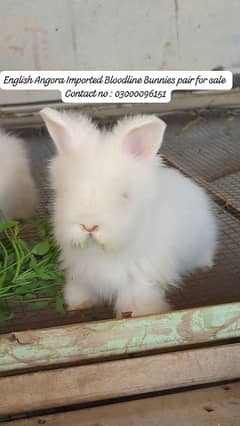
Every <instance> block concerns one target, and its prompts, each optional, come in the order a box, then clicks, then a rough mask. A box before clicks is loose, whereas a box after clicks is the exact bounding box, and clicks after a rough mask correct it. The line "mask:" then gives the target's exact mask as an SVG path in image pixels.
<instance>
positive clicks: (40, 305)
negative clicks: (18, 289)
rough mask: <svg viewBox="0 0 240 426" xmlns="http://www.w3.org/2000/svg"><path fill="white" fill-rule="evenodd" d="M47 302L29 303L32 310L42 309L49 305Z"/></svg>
mask: <svg viewBox="0 0 240 426" xmlns="http://www.w3.org/2000/svg"><path fill="white" fill-rule="evenodd" d="M49 302H50V301H49V300H39V301H37V302H33V303H31V306H32V307H33V308H34V309H42V308H45V307H46V306H47V305H49Z"/></svg>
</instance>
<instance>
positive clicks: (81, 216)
mask: <svg viewBox="0 0 240 426" xmlns="http://www.w3.org/2000/svg"><path fill="white" fill-rule="evenodd" d="M41 116H42V118H43V119H44V121H45V124H46V126H47V128H48V131H49V133H50V135H51V137H52V139H53V141H54V142H55V145H56V148H57V155H56V156H55V157H54V159H53V160H52V162H51V166H50V181H51V185H52V187H53V189H54V191H55V206H54V213H53V215H54V220H53V223H54V234H55V238H56V241H57V242H58V244H59V245H60V247H61V250H62V261H63V266H64V269H65V271H66V284H65V290H64V296H65V302H66V304H67V305H68V307H69V308H70V309H74V308H78V307H83V306H90V305H94V304H96V303H98V302H102V301H109V302H113V303H114V307H115V312H116V315H117V316H121V314H122V313H123V312H131V313H132V315H133V316H135V315H145V314H150V313H161V312H166V311H168V310H169V309H170V307H169V305H168V303H167V300H166V290H167V288H168V287H169V286H172V285H173V286H178V285H180V283H181V279H182V278H183V276H184V275H186V274H188V273H190V272H192V271H193V270H195V269H197V268H206V267H210V266H211V265H212V264H213V257H214V253H215V248H216V240H217V227H216V221H215V217H214V215H213V213H212V211H211V201H210V199H209V197H208V195H207V194H206V193H205V191H204V190H203V189H202V188H200V187H199V186H197V185H196V184H195V183H194V182H193V181H192V180H191V179H189V178H186V177H185V176H183V175H182V174H180V173H179V172H178V171H176V170H173V169H169V168H167V167H166V166H165V165H164V164H163V163H162V161H161V158H160V157H159V156H158V157H157V156H156V154H157V152H158V149H159V148H160V146H161V143H162V140H163V135H164V131H165V128H166V124H165V123H164V122H163V121H162V120H160V119H159V118H157V117H155V116H151V115H143V116H135V117H127V118H124V119H122V120H120V121H119V122H118V123H117V124H116V125H115V127H114V128H113V129H112V130H111V131H107V130H101V131H100V130H99V129H98V128H97V127H96V126H95V124H94V123H93V122H92V121H91V120H90V119H88V118H87V117H85V116H82V115H79V114H73V113H60V112H57V111H55V110H52V109H50V108H45V109H43V110H42V111H41Z"/></svg>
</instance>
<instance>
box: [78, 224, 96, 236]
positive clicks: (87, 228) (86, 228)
mask: <svg viewBox="0 0 240 426" xmlns="http://www.w3.org/2000/svg"><path fill="white" fill-rule="evenodd" d="M81 226H82V228H83V229H84V231H87V232H89V233H90V234H91V233H92V232H95V231H97V229H98V228H99V226H98V225H93V226H91V227H89V226H86V225H84V224H83V223H81Z"/></svg>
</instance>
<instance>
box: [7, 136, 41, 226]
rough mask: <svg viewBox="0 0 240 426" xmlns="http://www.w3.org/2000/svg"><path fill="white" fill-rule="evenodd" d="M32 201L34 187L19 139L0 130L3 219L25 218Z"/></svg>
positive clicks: (30, 210)
mask: <svg viewBox="0 0 240 426" xmlns="http://www.w3.org/2000/svg"><path fill="white" fill-rule="evenodd" d="M36 200H37V195H36V187H35V183H34V181H33V178H32V175H31V172H30V164H29V161H28V158H27V154H26V151H25V148H24V143H23V141H22V140H21V139H20V138H18V137H16V136H13V135H8V134H7V133H5V132H4V131H3V130H2V129H0V211H1V214H2V215H3V216H4V217H5V218H6V219H13V218H14V219H27V218H29V217H30V216H31V215H32V214H33V212H34V208H35V206H36ZM0 220H1V218H0Z"/></svg>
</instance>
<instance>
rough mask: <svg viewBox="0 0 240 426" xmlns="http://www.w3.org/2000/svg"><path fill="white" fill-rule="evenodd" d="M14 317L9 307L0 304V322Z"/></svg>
mask: <svg viewBox="0 0 240 426" xmlns="http://www.w3.org/2000/svg"><path fill="white" fill-rule="evenodd" d="M13 317H14V312H13V310H12V309H11V308H9V306H8V305H5V304H3V303H1V304H0V321H7V320H10V319H12V318H13Z"/></svg>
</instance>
